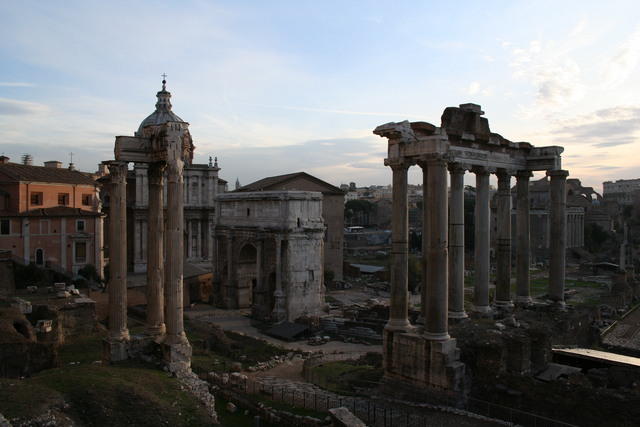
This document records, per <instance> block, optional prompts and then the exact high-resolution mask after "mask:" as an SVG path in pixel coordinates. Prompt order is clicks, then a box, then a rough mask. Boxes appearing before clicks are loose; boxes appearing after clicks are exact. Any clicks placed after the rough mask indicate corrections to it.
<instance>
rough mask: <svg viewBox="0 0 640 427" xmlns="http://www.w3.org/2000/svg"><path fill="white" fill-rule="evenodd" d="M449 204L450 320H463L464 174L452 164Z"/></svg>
mask: <svg viewBox="0 0 640 427" xmlns="http://www.w3.org/2000/svg"><path fill="white" fill-rule="evenodd" d="M449 170H450V172H451V174H450V177H451V196H450V202H449V318H451V319H463V318H465V317H467V313H465V311H464V173H465V170H464V168H462V167H461V166H460V165H457V164H452V165H450V167H449Z"/></svg>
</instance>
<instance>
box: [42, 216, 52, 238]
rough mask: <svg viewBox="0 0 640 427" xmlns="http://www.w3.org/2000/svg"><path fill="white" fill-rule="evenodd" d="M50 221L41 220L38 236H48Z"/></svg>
mask: <svg viewBox="0 0 640 427" xmlns="http://www.w3.org/2000/svg"><path fill="white" fill-rule="evenodd" d="M50 222H51V221H50V220H48V219H41V220H40V234H49V224H50Z"/></svg>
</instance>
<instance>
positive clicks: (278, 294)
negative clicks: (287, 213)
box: [273, 236, 287, 322]
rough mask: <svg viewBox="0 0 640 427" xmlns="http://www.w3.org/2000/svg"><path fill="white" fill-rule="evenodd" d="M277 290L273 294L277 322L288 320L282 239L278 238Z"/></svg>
mask: <svg viewBox="0 0 640 427" xmlns="http://www.w3.org/2000/svg"><path fill="white" fill-rule="evenodd" d="M275 241H276V266H275V267H276V290H275V291H274V293H273V298H274V304H273V319H274V320H275V321H276V322H282V321H284V320H286V315H287V312H286V310H285V307H284V303H285V301H284V291H283V290H282V237H280V236H276V239H275Z"/></svg>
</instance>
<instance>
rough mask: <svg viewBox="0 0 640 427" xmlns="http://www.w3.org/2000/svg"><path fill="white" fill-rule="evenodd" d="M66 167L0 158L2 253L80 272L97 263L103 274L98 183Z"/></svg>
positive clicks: (0, 243)
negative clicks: (15, 161) (7, 252)
mask: <svg viewBox="0 0 640 427" xmlns="http://www.w3.org/2000/svg"><path fill="white" fill-rule="evenodd" d="M61 166H62V164H61V163H60V162H57V161H51V162H46V163H45V166H32V165H25V164H18V163H11V162H9V158H8V157H5V156H0V249H6V250H10V251H11V252H12V255H13V257H14V259H16V260H21V261H22V262H24V263H31V262H33V263H35V264H36V265H39V266H49V267H53V268H57V269H63V270H66V271H67V272H71V273H74V274H75V273H77V272H78V270H79V269H81V268H82V267H84V266H85V265H87V264H93V265H94V266H95V267H96V269H97V270H98V272H99V273H100V274H101V275H102V271H103V259H104V256H103V246H104V245H103V238H102V214H101V213H100V209H99V198H98V185H97V183H96V182H95V181H94V179H93V178H92V177H90V176H89V175H88V174H85V173H82V172H79V171H76V170H71V169H65V168H62V167H61Z"/></svg>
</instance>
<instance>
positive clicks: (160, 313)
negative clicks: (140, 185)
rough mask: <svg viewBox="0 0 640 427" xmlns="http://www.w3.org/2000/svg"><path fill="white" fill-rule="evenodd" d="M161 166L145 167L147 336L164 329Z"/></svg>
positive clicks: (157, 333) (159, 332) (162, 171)
mask: <svg viewBox="0 0 640 427" xmlns="http://www.w3.org/2000/svg"><path fill="white" fill-rule="evenodd" d="M164 169H165V164H164V163H161V162H158V163H152V164H151V165H150V167H149V174H148V176H149V210H148V212H149V218H148V221H147V223H148V224H149V231H148V233H147V333H148V334H149V335H160V334H163V333H164V332H165V326H164V259H163V247H162V246H163V242H164V209H163V200H162V199H163V195H162V188H163V187H164Z"/></svg>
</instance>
